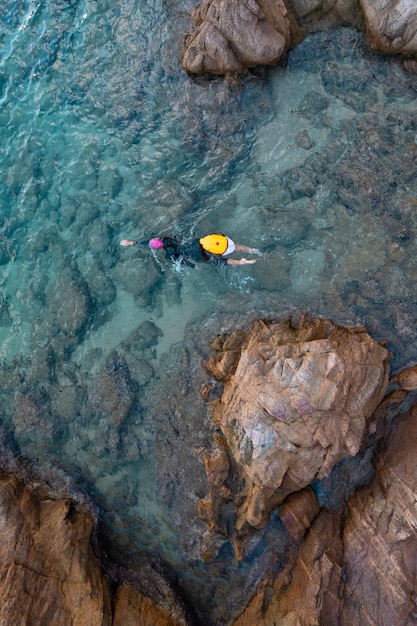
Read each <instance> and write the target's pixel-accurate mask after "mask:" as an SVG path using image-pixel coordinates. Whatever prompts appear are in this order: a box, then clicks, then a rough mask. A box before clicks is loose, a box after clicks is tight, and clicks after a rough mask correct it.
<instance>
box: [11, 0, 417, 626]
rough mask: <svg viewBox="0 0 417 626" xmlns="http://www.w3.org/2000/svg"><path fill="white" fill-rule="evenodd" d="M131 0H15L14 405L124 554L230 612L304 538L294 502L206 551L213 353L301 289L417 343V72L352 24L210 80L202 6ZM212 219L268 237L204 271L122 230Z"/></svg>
mask: <svg viewBox="0 0 417 626" xmlns="http://www.w3.org/2000/svg"><path fill="white" fill-rule="evenodd" d="M112 4H113V3H100V4H98V3H92V2H89V1H87V0H86V1H85V2H83V1H80V2H71V3H69V4H68V3H59V2H58V3H53V4H52V3H45V4H42V3H35V2H29V3H26V4H25V8H22V6H21V3H20V2H17V1H13V0H8V1H7V2H6V3H3V5H2V8H1V9H0V23H1V27H2V28H1V29H0V36H1V43H2V53H1V56H0V124H1V128H2V142H1V149H0V164H1V167H0V190H1V202H2V211H1V218H0V237H1V243H2V246H1V252H0V264H1V267H2V273H1V280H0V284H1V294H0V295H1V298H0V339H1V346H2V348H1V355H0V356H1V362H2V386H1V395H2V400H3V402H2V406H3V409H2V427H3V429H5V430H6V431H8V432H9V433H10V435H9V437H11V438H12V440H13V445H14V446H16V449H17V450H20V452H21V454H22V455H24V456H26V457H28V458H30V459H32V460H36V461H37V462H39V463H40V464H42V463H43V464H45V465H47V466H48V467H51V466H52V467H53V466H55V467H58V468H60V469H61V470H63V471H64V472H67V473H68V474H71V475H73V476H76V477H79V480H80V482H81V483H82V484H83V485H84V487H85V488H86V489H87V490H88V491H89V493H90V495H91V496H92V497H93V499H94V500H95V501H96V502H97V503H98V505H99V507H100V512H101V513H100V515H101V532H102V535H103V536H106V537H107V539H108V544H109V553H110V554H111V555H112V556H114V558H115V559H116V560H117V559H118V555H119V556H120V555H121V554H123V555H124V556H123V559H124V561H125V562H126V561H127V562H129V558H130V559H131V560H132V562H133V561H134V560H135V558H136V556H135V555H137V554H138V553H139V552H140V551H144V552H146V553H148V554H149V555H152V556H153V557H157V558H158V559H161V561H162V562H164V563H166V564H167V566H168V567H169V568H170V571H171V572H172V573H173V576H174V577H175V579H176V581H177V583H178V584H179V585H180V587H181V589H182V593H183V595H184V596H185V597H187V598H188V599H189V600H190V601H191V602H192V604H193V605H194V606H195V607H196V608H197V613H198V616H199V619H200V620H203V621H204V623H205V624H209V623H212V624H217V623H219V624H220V623H222V624H223V623H227V616H225V615H224V614H223V613H221V609H220V608H219V607H220V606H223V607H224V606H229V608H230V614H229V617H231V616H232V614H235V613H238V612H239V609H240V608H241V605H242V602H243V601H244V600H245V599H246V598H247V595H248V593H249V592H248V589H249V588H250V585H252V586H253V585H255V584H256V582H257V580H258V579H259V578H260V577H261V576H262V573H263V572H264V571H266V570H267V569H268V567H269V566H270V565H271V562H272V561H274V560H275V561H279V560H280V558H279V557H280V554H282V553H283V552H284V550H285V545H286V538H285V534H284V533H283V531H282V528H281V527H280V522H279V520H278V519H274V520H272V522H271V525H270V527H268V528H267V529H266V530H265V531H264V533H261V534H260V535H259V537H258V538H257V539H254V543H253V545H251V546H250V549H249V551H248V554H247V557H246V558H245V560H244V561H243V562H242V563H239V564H236V563H235V562H234V560H233V558H232V556H231V548H230V546H229V545H228V544H227V543H224V542H223V541H222V540H221V539H220V538H219V540H218V555H217V557H215V558H214V560H213V562H211V563H210V562H207V563H205V562H203V561H202V560H201V538H202V537H203V536H204V532H205V528H204V526H203V524H202V522H200V521H199V520H198V518H197V517H196V513H195V512H196V506H197V503H198V500H199V499H200V498H204V497H205V495H206V489H207V486H206V482H205V477H204V468H203V463H202V462H201V460H200V459H199V458H198V454H196V451H198V450H199V449H200V448H201V447H202V446H204V445H208V444H209V443H210V440H211V436H212V432H211V425H210V420H209V416H208V409H207V405H205V404H204V403H203V401H202V400H201V398H200V387H201V385H202V384H203V383H204V382H207V381H206V378H205V374H204V372H203V370H202V368H201V361H202V360H203V359H204V358H206V357H207V354H208V351H209V348H208V345H209V343H210V341H211V340H212V339H213V337H215V336H216V334H217V333H219V332H223V331H224V330H230V329H232V328H233V327H235V326H247V325H248V324H249V321H250V320H251V319H254V318H255V317H256V316H257V315H258V314H259V312H260V311H263V312H265V311H267V312H268V313H269V314H271V313H273V314H274V315H276V316H280V315H282V316H284V315H286V314H288V313H289V312H292V311H301V310H303V311H305V310H307V311H310V312H311V313H313V314H315V315H321V316H329V317H331V318H332V319H333V320H334V321H336V322H339V323H343V324H358V323H363V324H365V325H366V326H367V328H368V330H369V331H370V333H371V334H372V335H373V336H374V337H375V338H376V339H378V340H387V341H388V347H389V349H390V350H392V352H393V355H394V356H393V365H394V367H397V368H398V367H402V366H404V365H405V364H407V363H408V362H411V361H413V360H414V359H415V355H416V343H417V342H416V323H417V321H416V320H417V305H416V300H415V289H416V286H417V285H416V281H417V272H416V261H415V259H416V256H417V255H416V243H415V241H416V228H417V221H416V217H415V216H416V215H417V213H416V211H415V208H416V187H417V176H416V172H415V167H414V164H415V157H416V152H417V121H416V117H415V90H416V78H415V77H411V76H406V75H405V74H403V73H402V71H401V68H400V65H399V64H398V62H397V61H396V60H392V59H386V58H384V57H383V56H381V55H376V54H374V53H372V52H371V51H370V50H369V49H368V48H367V47H366V44H365V43H364V41H363V38H362V36H361V35H360V34H358V33H356V32H354V31H351V30H347V29H346V30H340V31H338V32H333V33H331V34H328V33H325V34H316V35H314V36H310V37H308V38H307V39H306V40H305V41H304V42H303V43H302V44H300V45H299V46H298V47H297V48H296V49H295V50H294V51H292V52H291V53H290V54H289V55H288V56H287V58H286V59H285V61H284V62H283V63H281V64H280V65H279V66H277V67H275V68H271V69H269V70H267V71H263V72H258V73H256V72H254V73H252V74H248V76H247V77H244V78H243V79H242V85H241V86H240V87H239V86H236V85H231V84H229V83H227V82H226V81H222V80H217V79H216V80H211V81H209V82H206V83H204V85H203V84H202V83H201V81H192V80H190V79H189V78H188V77H187V76H186V75H184V74H183V73H182V71H181V68H180V62H179V50H180V44H181V37H182V33H183V32H186V30H187V28H188V17H187V11H188V10H189V8H190V7H188V6H183V7H180V8H178V7H173V8H172V7H171V9H168V8H167V7H166V6H165V5H163V4H158V3H155V4H153V5H152V6H150V5H146V6H145V5H143V3H139V2H134V1H133V0H130V1H127V0H126V1H124V2H121V3H119V5H118V7H117V9H116V8H114V6H112ZM161 25H162V26H161ZM213 230H214V231H218V230H221V231H223V232H226V233H227V234H229V235H230V236H231V237H232V238H233V239H234V240H235V241H237V242H240V243H245V244H249V245H253V246H256V247H258V248H260V249H261V250H262V251H263V256H261V257H259V259H258V261H257V263H256V265H255V266H246V267H238V268H232V267H206V266H202V265H197V266H196V268H195V269H191V268H186V269H185V270H184V268H174V267H172V265H171V263H170V262H169V261H167V260H166V259H165V258H164V257H163V255H162V256H161V255H160V254H158V253H156V254H155V255H153V254H152V253H151V251H150V250H149V249H148V248H147V247H146V246H144V247H141V248H134V249H123V248H121V247H120V246H119V241H120V239H122V238H125V237H126V238H135V239H137V238H146V237H150V236H156V235H161V234H166V235H174V236H177V237H179V238H184V239H192V238H194V237H198V236H200V235H202V234H205V233H207V232H210V231H213ZM126 555H127V556H126ZM129 555H130V556H129ZM125 557H126V558H125ZM226 599H227V601H228V602H226Z"/></svg>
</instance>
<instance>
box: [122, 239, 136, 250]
mask: <svg viewBox="0 0 417 626" xmlns="http://www.w3.org/2000/svg"><path fill="white" fill-rule="evenodd" d="M120 245H121V246H123V247H125V248H126V247H127V246H134V245H135V242H134V241H129V240H128V239H122V241H121V242H120Z"/></svg>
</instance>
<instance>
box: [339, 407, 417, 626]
mask: <svg viewBox="0 0 417 626" xmlns="http://www.w3.org/2000/svg"><path fill="white" fill-rule="evenodd" d="M416 454H417V406H414V407H413V409H412V410H411V412H410V413H409V414H408V415H406V416H405V417H402V418H400V419H399V420H398V421H397V422H396V423H394V425H393V427H392V431H391V434H390V436H389V437H388V438H387V447H386V449H385V450H384V451H383V452H382V453H381V454H380V456H379V457H378V460H377V466H376V471H377V473H376V477H375V479H374V480H373V482H372V483H371V484H370V485H369V486H367V487H364V488H363V489H362V490H360V491H359V492H357V493H356V494H354V495H353V496H352V498H351V499H350V500H349V515H348V518H347V523H346V526H345V529H344V534H343V543H344V559H345V563H346V583H345V590H344V593H343V596H342V597H343V598H344V602H343V603H342V610H341V616H342V619H341V621H340V622H339V623H340V624H341V625H342V626H348V625H350V624H361V626H370V625H371V624H404V625H405V624H415V622H416V587H415V581H416V576H417V536H416V493H417V473H416Z"/></svg>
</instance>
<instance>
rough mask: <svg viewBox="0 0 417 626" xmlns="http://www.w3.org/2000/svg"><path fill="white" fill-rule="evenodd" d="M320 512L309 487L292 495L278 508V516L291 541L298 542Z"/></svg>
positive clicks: (314, 495)
mask: <svg viewBox="0 0 417 626" xmlns="http://www.w3.org/2000/svg"><path fill="white" fill-rule="evenodd" d="M319 512H320V505H319V503H318V500H317V498H316V494H315V493H314V491H313V490H312V489H311V487H306V488H305V489H301V491H297V492H296V493H292V494H291V495H289V496H288V497H287V498H285V500H284V502H283V503H282V504H281V505H280V507H279V516H280V518H281V520H282V522H283V523H284V524H285V526H286V528H287V530H288V532H289V534H290V535H291V537H292V538H293V539H295V540H296V541H299V540H300V539H302V537H303V536H304V534H305V532H306V530H307V529H308V528H310V526H311V522H312V521H313V520H314V518H315V517H317V515H318V514H319Z"/></svg>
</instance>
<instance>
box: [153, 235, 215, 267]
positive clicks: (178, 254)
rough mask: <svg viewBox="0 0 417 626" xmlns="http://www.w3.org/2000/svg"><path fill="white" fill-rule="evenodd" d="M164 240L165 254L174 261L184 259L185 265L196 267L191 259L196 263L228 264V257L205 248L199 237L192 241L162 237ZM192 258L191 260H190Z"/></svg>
mask: <svg viewBox="0 0 417 626" xmlns="http://www.w3.org/2000/svg"><path fill="white" fill-rule="evenodd" d="M161 239H162V241H163V242H164V250H165V255H166V256H167V257H168V258H169V259H172V260H173V261H178V259H182V262H183V263H184V265H190V266H191V267H194V264H193V263H192V262H191V261H195V262H196V263H212V264H213V265H226V264H227V259H225V258H224V257H223V256H221V255H220V254H210V252H207V250H204V248H203V246H202V245H201V243H200V242H199V240H198V239H195V240H194V241H191V242H190V243H180V242H179V241H177V240H176V239H173V238H172V237H161ZM189 259H191V261H190V260H189Z"/></svg>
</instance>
